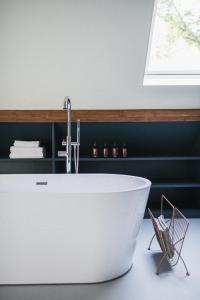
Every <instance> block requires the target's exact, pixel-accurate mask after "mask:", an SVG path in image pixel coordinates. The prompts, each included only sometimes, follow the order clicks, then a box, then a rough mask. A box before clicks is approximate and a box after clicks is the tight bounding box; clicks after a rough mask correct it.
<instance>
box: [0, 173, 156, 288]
mask: <svg viewBox="0 0 200 300" xmlns="http://www.w3.org/2000/svg"><path fill="white" fill-rule="evenodd" d="M150 186H151V182H150V181H149V180H147V179H145V178H140V177H134V176H127V175H109V174H69V175H68V174H37V175H35V174H31V175H13V174H12V175H0V284H51V283H92V282H102V281H106V280H110V279H114V278H116V277H118V276H121V275H123V274H124V273H126V272H127V271H128V270H129V269H130V268H131V266H132V258H133V253H134V249H135V245H136V237H137V235H138V231H139V228H140V225H141V222H142V219H143V215H144V210H145V206H146V202H147V198H148V195H149V190H150Z"/></svg>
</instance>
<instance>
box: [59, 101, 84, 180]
mask: <svg viewBox="0 0 200 300" xmlns="http://www.w3.org/2000/svg"><path fill="white" fill-rule="evenodd" d="M63 108H64V109H65V110H66V111H67V132H66V140H63V141H62V145H63V146H66V173H68V174H69V173H71V169H72V167H71V166H72V147H73V148H74V164H75V172H76V173H78V167H79V147H80V120H77V131H76V132H77V137H76V142H73V143H72V138H71V101H70V99H69V97H68V96H66V97H65V99H64V107H63Z"/></svg>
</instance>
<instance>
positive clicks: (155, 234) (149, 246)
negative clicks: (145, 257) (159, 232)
mask: <svg viewBox="0 0 200 300" xmlns="http://www.w3.org/2000/svg"><path fill="white" fill-rule="evenodd" d="M155 236H156V234H155V233H154V235H153V237H152V239H151V241H150V244H149V247H148V250H150V249H151V244H152V242H153V239H154V238H155Z"/></svg>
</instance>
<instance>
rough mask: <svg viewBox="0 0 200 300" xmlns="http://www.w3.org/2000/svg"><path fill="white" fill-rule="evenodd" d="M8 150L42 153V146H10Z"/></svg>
mask: <svg viewBox="0 0 200 300" xmlns="http://www.w3.org/2000/svg"><path fill="white" fill-rule="evenodd" d="M10 152H11V153H12V154H31V155H32V154H33V155H34V154H43V153H44V148H43V147H15V146H11V147H10Z"/></svg>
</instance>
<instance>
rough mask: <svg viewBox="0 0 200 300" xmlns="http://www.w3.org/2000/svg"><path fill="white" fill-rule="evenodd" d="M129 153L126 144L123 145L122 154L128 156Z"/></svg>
mask: <svg viewBox="0 0 200 300" xmlns="http://www.w3.org/2000/svg"><path fill="white" fill-rule="evenodd" d="M127 155H128V153H127V147H126V144H123V147H122V156H123V157H127Z"/></svg>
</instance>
